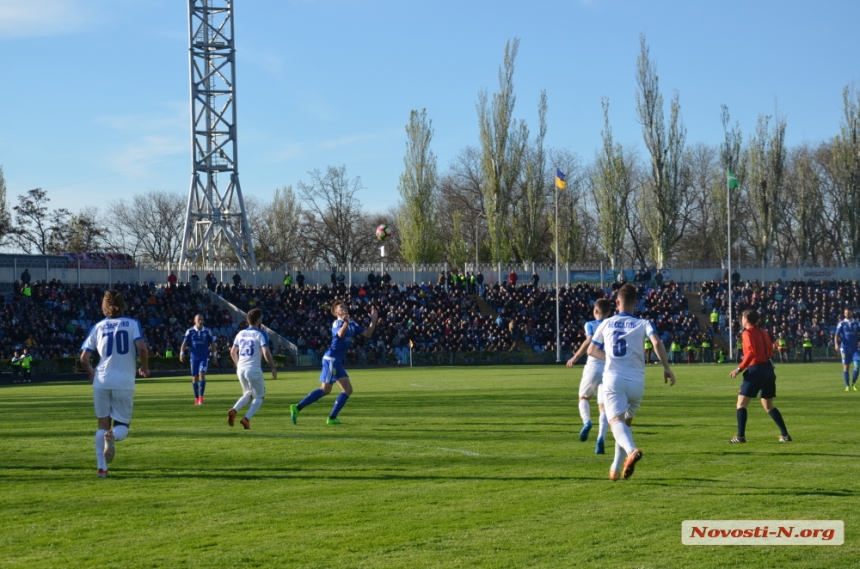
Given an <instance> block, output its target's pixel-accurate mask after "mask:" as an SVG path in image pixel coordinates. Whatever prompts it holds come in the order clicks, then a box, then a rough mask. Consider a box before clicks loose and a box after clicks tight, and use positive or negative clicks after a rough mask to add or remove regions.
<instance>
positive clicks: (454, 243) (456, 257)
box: [446, 211, 469, 268]
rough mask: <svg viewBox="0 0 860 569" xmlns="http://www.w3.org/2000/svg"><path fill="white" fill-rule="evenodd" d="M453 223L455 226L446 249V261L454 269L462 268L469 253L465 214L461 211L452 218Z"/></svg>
mask: <svg viewBox="0 0 860 569" xmlns="http://www.w3.org/2000/svg"><path fill="white" fill-rule="evenodd" d="M451 223H452V224H453V233H452V236H451V240H450V241H449V242H448V247H447V248H446V259H447V260H448V263H450V264H451V265H452V266H453V267H460V268H462V267H463V264H464V263H465V262H466V256H467V255H468V253H469V249H468V247H467V245H466V236H465V235H464V231H463V214H462V213H460V212H459V211H458V212H455V213H454V215H452V216H451Z"/></svg>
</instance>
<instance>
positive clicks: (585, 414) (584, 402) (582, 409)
mask: <svg viewBox="0 0 860 569" xmlns="http://www.w3.org/2000/svg"><path fill="white" fill-rule="evenodd" d="M579 416H580V417H582V424H583V425H584V424H586V423H588V422H589V421H591V405H589V403H588V399H580V400H579Z"/></svg>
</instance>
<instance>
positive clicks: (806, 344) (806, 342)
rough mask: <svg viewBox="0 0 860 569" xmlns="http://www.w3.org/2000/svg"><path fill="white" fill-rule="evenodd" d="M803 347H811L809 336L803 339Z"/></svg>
mask: <svg viewBox="0 0 860 569" xmlns="http://www.w3.org/2000/svg"><path fill="white" fill-rule="evenodd" d="M803 347H804V348H811V347H812V340H810V339H809V338H804V339H803Z"/></svg>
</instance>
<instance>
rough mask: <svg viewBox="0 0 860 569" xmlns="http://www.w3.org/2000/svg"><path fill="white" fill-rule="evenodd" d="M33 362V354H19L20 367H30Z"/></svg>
mask: <svg viewBox="0 0 860 569" xmlns="http://www.w3.org/2000/svg"><path fill="white" fill-rule="evenodd" d="M32 363H33V356H32V355H30V354H27V355H26V356H21V367H22V368H24V369H30V365H32Z"/></svg>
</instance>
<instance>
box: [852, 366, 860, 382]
mask: <svg viewBox="0 0 860 569" xmlns="http://www.w3.org/2000/svg"><path fill="white" fill-rule="evenodd" d="M858 375H860V369H857V368H856V367H855V368H854V376H853V377H852V379H853V381H852V383H857V376H858Z"/></svg>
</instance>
